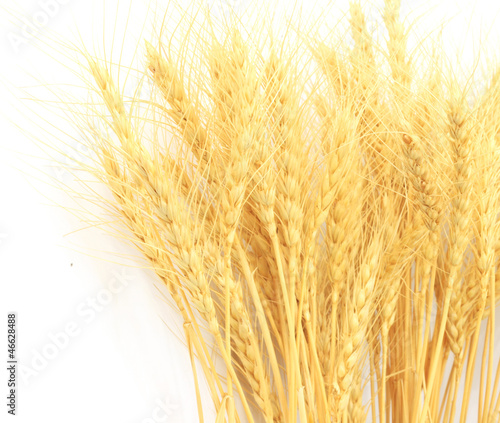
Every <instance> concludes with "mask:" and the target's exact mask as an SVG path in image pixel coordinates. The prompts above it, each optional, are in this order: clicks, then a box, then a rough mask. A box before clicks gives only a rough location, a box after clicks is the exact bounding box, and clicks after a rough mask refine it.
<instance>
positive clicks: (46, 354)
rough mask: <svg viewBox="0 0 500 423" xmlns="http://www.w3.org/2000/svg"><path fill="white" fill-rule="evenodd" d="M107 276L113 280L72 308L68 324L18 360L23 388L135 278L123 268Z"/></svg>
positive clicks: (50, 334) (51, 333)
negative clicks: (39, 346)
mask: <svg viewBox="0 0 500 423" xmlns="http://www.w3.org/2000/svg"><path fill="white" fill-rule="evenodd" d="M111 273H112V275H113V277H112V278H111V280H110V281H109V283H108V287H107V288H102V289H101V290H99V292H97V294H95V295H93V296H91V297H87V298H85V300H83V301H82V302H80V303H79V304H78V306H77V307H76V309H75V314H76V317H75V318H74V319H72V320H70V321H68V322H67V323H66V324H65V325H64V327H63V328H61V329H59V330H58V331H55V332H49V333H48V338H49V340H48V342H46V343H45V344H44V345H43V346H42V347H41V348H38V349H33V350H32V351H31V359H30V360H23V361H21V360H20V363H19V375H20V376H21V379H22V381H23V383H24V384H25V385H29V384H30V383H31V382H32V381H33V379H34V378H36V377H37V376H38V375H39V374H40V373H42V372H43V371H44V370H45V369H46V368H47V367H49V365H50V363H51V362H53V361H54V360H55V359H57V357H58V356H59V355H60V354H61V352H62V351H64V350H65V349H66V348H68V346H69V345H70V344H71V343H72V342H73V340H74V339H75V338H77V337H78V336H79V335H81V334H82V332H83V329H84V328H85V327H86V326H88V325H89V324H91V323H92V322H93V321H94V320H95V319H96V318H97V316H98V315H99V314H100V313H101V312H102V311H103V310H105V309H106V307H107V306H109V304H111V302H112V301H113V299H114V298H115V297H116V296H117V295H119V294H120V293H121V292H123V291H124V290H125V288H126V287H127V286H128V285H129V283H130V282H131V281H132V280H134V278H135V277H134V276H132V275H130V274H129V273H128V272H127V271H126V269H122V271H121V272H117V271H112V272H111Z"/></svg>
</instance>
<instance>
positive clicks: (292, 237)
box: [87, 0, 500, 423]
mask: <svg viewBox="0 0 500 423" xmlns="http://www.w3.org/2000/svg"><path fill="white" fill-rule="evenodd" d="M398 3H399V2H398V1H397V0H386V1H385V6H384V8H383V9H382V13H381V16H382V20H381V21H380V22H381V23H380V28H379V30H380V31H379V32H380V34H382V36H381V37H376V36H375V35H374V32H373V31H371V30H370V29H369V26H368V24H367V18H366V16H365V9H364V8H362V7H361V6H360V4H359V3H357V2H353V3H352V4H351V5H350V8H349V11H348V13H347V14H346V16H345V18H344V19H345V20H346V21H347V23H348V31H349V33H348V34H344V35H345V36H344V37H340V38H334V37H321V36H320V35H319V34H320V32H319V31H316V32H314V31H313V29H314V25H313V26H312V27H307V26H301V25H294V24H293V23H289V25H288V26H287V27H286V33H285V34H284V35H283V34H281V36H279V35H276V34H275V33H273V31H271V29H270V28H271V26H266V23H267V22H268V21H267V20H266V19H264V18H263V19H261V20H257V25H256V26H255V27H253V28H251V30H249V28H247V27H245V26H244V25H242V24H241V22H240V21H238V19H236V18H235V17H234V16H233V19H226V20H224V21H223V23H222V20H220V19H219V20H218V21H216V20H215V19H212V18H211V17H210V15H209V14H206V15H205V16H203V19H201V23H200V19H199V16H197V17H196V19H195V17H194V15H193V14H186V16H185V17H184V19H185V20H187V21H189V22H188V24H187V25H186V26H184V27H183V26H179V28H180V29H179V28H178V29H177V30H176V31H174V30H171V28H161V31H160V33H159V35H158V37H157V38H156V39H155V41H152V42H150V43H146V44H145V46H144V44H141V46H140V47H139V48H140V49H143V51H144V56H142V57H143V59H142V61H141V63H142V64H143V68H142V69H135V71H137V72H139V73H140V74H142V75H144V78H145V80H146V85H147V87H148V89H147V90H146V91H144V90H143V91H141V93H142V94H141V95H139V94H136V95H134V96H132V98H131V99H129V98H126V97H125V96H124V95H123V93H122V91H121V90H120V87H119V85H118V83H117V80H116V78H112V76H111V75H112V72H111V70H110V66H108V64H107V63H106V62H105V61H104V60H101V59H94V58H90V56H87V57H88V62H87V63H88V70H89V71H90V73H89V74H88V75H89V78H88V80H89V83H90V84H91V86H92V89H93V90H94V92H95V93H97V95H98V96H99V97H98V98H99V99H100V107H101V108H100V109H96V108H95V106H96V105H95V104H94V105H93V106H92V108H90V109H91V111H92V112H93V113H94V120H92V122H91V124H90V125H89V126H88V128H87V129H88V131H89V133H91V134H92V136H91V139H92V148H93V149H94V150H95V152H96V153H97V165H95V166H94V168H93V172H94V173H95V174H96V175H97V176H98V177H99V179H100V180H101V181H103V182H104V183H105V184H106V185H107V186H108V187H109V189H110V191H111V192H112V200H110V201H111V204H112V205H113V207H114V210H115V212H116V214H117V215H118V216H119V220H120V222H121V224H122V228H123V234H124V236H127V235H126V234H129V235H128V236H129V237H130V239H132V240H133V242H134V243H135V245H136V246H137V248H138V249H139V250H140V251H141V253H142V254H143V255H144V256H145V257H146V258H147V261H148V266H149V267H150V268H152V269H153V270H154V271H155V273H156V275H157V277H158V278H159V279H160V280H161V282H162V283H163V284H164V286H165V287H166V288H167V289H168V293H169V295H170V296H171V299H172V300H173V303H174V304H175V307H176V309H177V310H178V312H179V313H180V314H181V315H182V318H183V320H184V326H183V327H184V331H185V341H186V344H187V346H188V349H187V351H188V352H189V354H190V356H191V359H192V363H193V372H194V381H195V386H196V392H197V398H198V400H197V402H198V404H197V405H198V407H199V416H200V417H199V420H200V422H203V421H206V417H205V419H204V417H203V415H204V413H203V407H202V396H201V394H200V391H201V389H200V386H201V385H204V386H205V387H206V388H207V390H208V392H209V394H210V397H211V399H212V401H213V406H214V408H215V411H216V416H217V417H216V422H225V421H227V422H244V421H248V422H258V421H264V422H269V423H271V422H283V423H285V422H287V423H292V422H297V421H300V423H311V422H318V423H324V422H342V423H345V422H366V421H373V422H376V421H380V422H384V423H385V422H389V421H392V422H396V423H416V422H419V423H424V422H453V421H460V422H465V421H470V422H472V421H474V422H488V423H492V422H498V421H499V420H498V419H499V412H500V397H499V384H500V367H499V366H498V363H497V362H496V360H497V358H495V306H496V303H497V300H498V298H499V297H500V269H499V268H498V259H499V257H500V256H499V254H500V243H499V223H500V222H499V217H498V212H497V208H498V206H499V205H500V201H499V200H500V198H499V193H500V191H499V186H498V175H499V170H500V159H499V142H500V139H499V134H500V71H497V72H496V73H493V76H492V77H491V78H490V79H488V80H487V81H486V83H485V84H483V86H482V88H481V89H477V87H476V86H475V85H474V84H472V83H471V81H472V79H471V78H469V79H467V78H465V79H464V78H462V77H461V75H460V74H459V72H455V70H456V69H455V68H453V66H449V63H447V62H446V57H445V55H443V51H441V50H440V49H439V48H438V47H437V45H438V43H437V41H436V42H435V43H434V44H433V46H434V47H435V48H433V49H429V48H426V47H424V42H422V43H417V45H416V47H412V49H410V48H409V47H408V44H409V43H408V40H409V30H408V28H407V26H405V25H403V21H402V18H401V17H400V11H399V8H400V5H399V4H398ZM202 10H203V9H202V8H200V9H199V10H198V12H200V14H202ZM259 25H260V26H259ZM182 28H184V29H183V30H182ZM305 28H307V30H306V29H305ZM273 34H274V35H273ZM175 37H177V38H175ZM174 38H175V39H176V40H178V41H179V40H180V42H178V43H174V42H173V41H172V40H174ZM332 39H334V40H335V41H332ZM290 40H292V41H291V42H290ZM144 92H145V93H144ZM97 110H99V111H97ZM96 119H97V120H98V121H99V120H100V121H101V123H103V124H104V125H103V124H99V123H96ZM497 287H499V289H498V290H497ZM214 351H215V352H214ZM221 362H222V363H223V364H224V366H223V367H224V369H223V370H222V371H221V370H220V363H221ZM200 369H202V370H201V371H200ZM473 384H474V386H476V387H479V388H478V389H473V388H472V386H473ZM471 404H475V406H474V414H473V415H472V413H471V412H470V410H469V409H470V408H471V407H470V405H471ZM205 415H206V412H205Z"/></svg>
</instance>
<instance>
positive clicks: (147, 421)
mask: <svg viewBox="0 0 500 423" xmlns="http://www.w3.org/2000/svg"><path fill="white" fill-rule="evenodd" d="M178 409H179V405H178V404H177V403H175V402H173V401H172V399H171V398H170V397H169V396H168V395H167V396H166V397H165V398H164V399H162V400H159V399H157V400H156V406H155V407H154V408H153V410H152V411H151V415H150V416H148V417H146V418H144V419H142V420H141V421H140V423H166V422H168V421H169V420H170V418H171V417H172V416H173V415H174V414H175V412H176V410H178Z"/></svg>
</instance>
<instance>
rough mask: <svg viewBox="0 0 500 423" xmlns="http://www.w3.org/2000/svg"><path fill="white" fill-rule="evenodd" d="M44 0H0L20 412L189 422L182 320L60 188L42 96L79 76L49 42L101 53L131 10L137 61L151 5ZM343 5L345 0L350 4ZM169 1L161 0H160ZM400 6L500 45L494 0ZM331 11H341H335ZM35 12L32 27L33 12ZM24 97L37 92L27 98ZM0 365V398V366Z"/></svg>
mask: <svg viewBox="0 0 500 423" xmlns="http://www.w3.org/2000/svg"><path fill="white" fill-rule="evenodd" d="M48 3H50V1H49V2H44V1H38V0H34V1H32V0H30V1H26V0H24V1H20V2H17V3H14V1H13V0H10V1H6V0H1V1H0V5H1V7H2V10H1V11H0V16H1V18H0V37H1V38H0V49H1V54H0V62H1V64H2V66H0V78H1V79H0V90H1V92H0V107H1V118H0V128H1V131H0V193H1V197H0V198H1V200H0V281H1V296H0V305H1V307H0V338H2V339H6V319H7V318H6V315H7V312H12V311H13V312H16V313H17V320H18V326H17V327H18V344H17V350H18V358H19V361H20V363H21V365H22V366H23V368H22V369H19V370H18V375H17V377H18V381H19V383H20V387H19V389H18V393H17V395H18V398H17V399H18V404H17V416H16V417H15V419H16V421H18V422H35V421H36V422H40V423H44V422H51V423H62V422H68V421H71V422H72V423H80V422H82V423H83V422H93V423H104V422H125V423H146V422H147V423H152V422H169V423H170V422H187V423H191V422H196V421H197V417H196V416H197V411H196V406H195V398H194V387H193V382H192V375H191V369H190V363H189V359H188V356H187V352H186V350H185V348H184V346H183V343H182V341H181V340H179V338H178V336H179V334H181V333H182V331H181V330H180V329H179V320H178V319H177V318H176V316H175V315H174V314H171V313H169V312H168V307H166V306H165V304H163V303H162V300H161V299H160V298H159V296H158V295H157V293H156V291H155V289H154V287H153V281H154V276H153V275H152V274H151V272H149V271H147V270H142V269H141V268H140V267H141V261H140V258H139V257H137V255H136V253H135V250H133V249H132V248H130V247H128V246H126V245H124V244H123V243H122V242H119V241H116V240H115V239H113V238H112V237H110V236H109V235H106V234H105V233H104V232H102V231H101V230H99V228H91V227H87V226H86V225H84V224H83V223H82V222H81V220H80V219H79V218H78V216H75V215H74V213H72V210H71V208H72V207H75V204H73V203H71V202H70V200H69V198H68V195H67V192H64V191H61V189H60V188H58V187H57V186H56V185H57V184H59V185H61V184H67V187H68V189H70V188H71V189H74V188H75V186H74V184H73V182H72V181H73V175H72V174H71V172H70V171H69V170H68V169H66V166H67V165H69V164H70V161H69V160H68V159H67V158H65V157H64V155H63V154H59V153H56V154H55V160H52V161H50V159H48V155H47V151H50V149H49V150H47V149H46V148H44V147H43V146H44V143H49V144H56V145H58V146H59V148H60V149H61V150H62V153H64V154H70V155H71V156H74V155H75V154H76V157H77V158H82V157H84V156H85V153H86V151H85V150H81V151H80V150H79V149H78V147H77V143H76V141H77V140H74V139H73V138H72V137H73V136H75V134H74V133H73V132H71V131H72V129H71V127H70V125H69V124H68V123H67V122H66V121H65V120H64V119H61V118H58V117H57V113H55V112H54V110H52V109H51V103H49V102H48V99H50V98H51V94H50V91H49V90H48V89H47V87H48V86H49V84H56V85H57V87H55V88H54V89H55V90H59V89H61V86H62V84H68V85H66V86H65V87H64V89H63V90H64V91H66V92H69V93H75V95H77V94H78V93H81V92H82V91H81V89H80V88H81V87H83V84H82V82H81V81H80V80H79V79H78V78H77V77H76V76H75V75H74V74H72V73H71V72H70V70H71V69H77V67H75V66H73V65H70V66H69V68H68V67H66V66H64V65H65V64H68V61H67V60H68V59H67V58H66V59H62V58H61V56H60V53H61V51H60V47H59V46H58V44H57V40H64V39H69V40H74V39H76V38H77V37H81V39H82V40H83V42H84V43H85V45H86V46H87V47H88V48H89V50H95V51H97V52H101V54H107V53H109V50H107V51H106V52H103V48H102V47H103V45H104V44H107V45H108V46H109V45H111V44H112V43H111V41H112V39H113V29H114V27H115V25H116V28H117V32H116V33H117V34H123V33H124V30H125V28H124V22H126V19H127V17H130V18H131V20H130V23H129V27H128V29H127V32H126V33H127V38H126V42H128V43H129V44H128V45H129V46H130V49H127V51H125V52H124V58H125V59H124V61H126V60H129V59H130V60H133V59H132V58H131V53H133V52H132V51H131V50H132V49H133V48H135V46H136V45H137V44H138V43H140V42H142V40H141V29H142V25H143V24H144V22H145V19H146V16H147V11H148V5H151V4H150V3H149V2H147V1H141V0H139V1H134V2H133V5H131V4H130V2H129V1H121V2H120V4H119V5H118V2H117V1H116V0H113V1H106V2H102V1H95V0H94V1H90V0H85V1H84V0H65V1H62V0H61V1H56V3H57V7H55V6H52V7H51V8H50V9H46V5H47V4H48ZM243 3H245V2H243V1H240V2H239V5H240V6H241V5H242V4H243ZM282 3H283V4H284V5H286V2H282ZM322 3H327V2H321V1H318V2H314V5H312V2H311V3H307V2H305V4H306V8H313V7H314V8H316V9H317V10H320V8H321V7H322ZM338 3H339V8H340V9H342V7H343V5H345V4H346V2H345V1H342V2H338ZM164 4H166V2H163V3H162V2H161V1H160V2H158V7H159V8H160V9H161V7H163V6H164ZM44 5H45V6H44ZM118 6H119V7H118ZM237 6H238V3H237ZM344 10H346V9H345V7H344ZM403 11H404V12H405V13H412V15H413V16H415V17H417V16H422V17H421V18H420V19H421V26H420V27H421V28H422V26H424V27H425V26H426V27H428V28H430V29H436V28H437V27H438V26H439V23H440V22H442V20H443V19H449V18H453V19H452V20H451V21H450V22H449V23H448V25H447V27H446V29H445V32H444V39H445V42H446V43H448V44H449V45H450V52H451V51H454V46H460V45H464V46H465V47H464V49H463V50H462V52H461V53H460V54H461V56H462V59H464V60H469V61H470V62H471V63H472V61H471V57H472V55H473V53H474V51H475V50H476V49H477V46H478V45H479V40H484V39H485V38H486V35H487V34H488V33H489V32H490V34H489V38H488V40H487V41H488V42H490V43H491V44H490V46H491V47H490V50H489V51H490V54H491V56H495V55H497V53H496V52H497V51H498V47H497V46H498V45H500V44H498V43H497V41H498V39H499V36H500V29H496V28H494V27H493V22H494V21H495V18H496V17H497V15H498V12H499V11H500V4H497V2H491V1H484V0H482V1H473V2H467V1H462V2H460V1H458V0H455V1H452V0H448V1H437V0H436V1H433V2H430V1H426V2H421V1H411V2H410V1H407V0H403ZM332 13H333V12H332ZM44 14H45V15H44ZM44 16H45V18H46V19H45V18H44ZM16 17H17V18H19V17H20V18H21V19H20V20H19V19H17V20H16ZM337 19H338V15H337V16H332V20H333V21H336V20H337ZM37 20H38V21H39V25H38V26H36V27H35V28H36V30H34V32H33V30H32V29H31V25H28V24H32V23H33V22H36V21H37ZM497 21H498V22H499V24H500V20H497ZM103 22H105V24H106V27H105V29H103V28H104V26H103ZM26 25H28V26H26ZM30 31H31V32H30ZM143 35H144V34H143ZM32 36H33V38H31V37H32ZM115 37H116V38H118V39H120V40H121V39H122V38H121V35H119V36H115ZM37 40H38V41H37ZM19 42H20V43H21V44H18V43H19ZM45 43H48V44H45ZM110 43H111V44H110ZM119 44H121V43H119ZM119 44H117V45H118V46H119ZM115 53H116V52H115ZM127 58H129V59H127ZM61 60H66V61H65V62H61ZM37 79H38V81H37ZM37 85H40V86H41V88H39V87H37ZM28 95H34V96H35V97H36V98H38V99H39V101H38V102H34V101H29V100H22V98H23V97H27V96H28ZM46 99H47V101H46ZM59 115H60V113H59ZM52 125H53V126H52ZM75 148H76V152H75V151H74V149H75ZM58 162H59V163H58ZM112 290H114V291H116V292H114V293H113V292H112ZM160 314H162V318H163V319H164V320H166V321H168V327H167V325H165V324H164V323H163V321H162V318H160ZM4 328H5V329H4ZM499 339H500V338H499ZM0 345H1V349H2V350H1V351H0V360H6V342H5V341H4V340H2V342H0ZM2 362H3V361H2ZM0 374H1V376H0V386H1V387H2V388H1V392H2V401H1V403H2V404H4V403H6V399H5V396H6V395H7V394H6V391H7V388H6V384H7V376H8V375H7V372H4V371H2V372H0ZM4 393H5V395H4ZM0 416H1V417H0V421H2V422H3V421H9V420H8V419H9V418H10V417H11V416H7V418H5V416H6V407H5V405H2V407H1V409H0ZM4 418H5V419H4ZM206 421H207V422H210V421H213V416H212V415H210V414H208V415H207V416H206ZM473 421H474V419H473V418H472V419H471V420H470V422H473Z"/></svg>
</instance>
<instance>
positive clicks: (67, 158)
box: [52, 142, 94, 182]
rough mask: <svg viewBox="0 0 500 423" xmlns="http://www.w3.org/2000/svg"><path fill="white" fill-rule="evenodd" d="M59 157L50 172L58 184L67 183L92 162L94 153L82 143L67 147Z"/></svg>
mask: <svg viewBox="0 0 500 423" xmlns="http://www.w3.org/2000/svg"><path fill="white" fill-rule="evenodd" d="M59 156H60V158H59V159H57V161H55V164H54V165H53V166H52V170H53V173H54V176H55V177H56V178H57V179H58V180H59V181H60V182H68V180H69V179H71V177H72V176H74V175H75V172H77V171H80V170H83V169H84V168H85V167H86V166H90V165H91V164H92V163H93V162H94V152H93V151H92V150H91V149H90V148H89V147H87V146H86V145H85V144H84V143H83V142H80V143H77V144H75V145H67V146H66V147H65V148H64V150H63V151H61V152H60V154H59Z"/></svg>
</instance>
